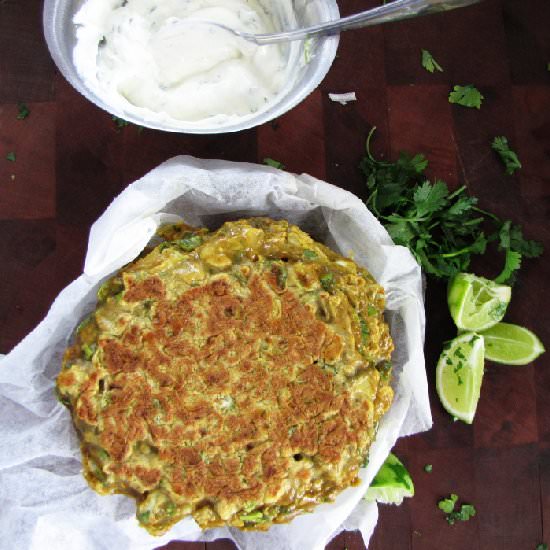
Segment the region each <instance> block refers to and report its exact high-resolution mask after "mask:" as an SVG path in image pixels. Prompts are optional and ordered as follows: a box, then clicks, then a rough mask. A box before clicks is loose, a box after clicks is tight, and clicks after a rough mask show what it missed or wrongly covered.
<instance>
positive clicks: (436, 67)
mask: <svg viewBox="0 0 550 550" xmlns="http://www.w3.org/2000/svg"><path fill="white" fill-rule="evenodd" d="M422 66H423V67H424V68H425V69H426V70H427V71H428V72H430V73H433V72H434V71H439V72H443V67H441V65H440V64H439V63H438V62H437V61H436V60H435V59H434V57H433V55H432V54H431V53H430V52H429V51H428V50H422Z"/></svg>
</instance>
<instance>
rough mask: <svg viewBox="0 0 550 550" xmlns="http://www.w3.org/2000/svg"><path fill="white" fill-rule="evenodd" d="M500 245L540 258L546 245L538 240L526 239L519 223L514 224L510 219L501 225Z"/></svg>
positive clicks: (499, 233)
mask: <svg viewBox="0 0 550 550" xmlns="http://www.w3.org/2000/svg"><path fill="white" fill-rule="evenodd" d="M498 237H499V247H500V248H501V249H502V250H506V249H507V248H510V249H511V250H514V251H515V252H519V253H520V254H521V255H522V256H525V257H526V258H538V257H539V256H540V255H541V254H542V253H543V251H544V247H543V246H542V244H541V243H539V242H538V241H533V240H529V239H526V238H525V237H524V236H523V231H522V229H521V227H520V226H519V225H514V224H512V222H511V221H510V220H507V221H505V222H504V223H502V225H501V226H500V229H499V232H498Z"/></svg>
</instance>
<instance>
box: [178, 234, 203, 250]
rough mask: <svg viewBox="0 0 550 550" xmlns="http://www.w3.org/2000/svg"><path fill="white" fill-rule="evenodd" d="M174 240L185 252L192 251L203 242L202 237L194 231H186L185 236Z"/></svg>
mask: <svg viewBox="0 0 550 550" xmlns="http://www.w3.org/2000/svg"><path fill="white" fill-rule="evenodd" d="M173 242H174V243H175V244H176V245H177V246H179V247H180V248H181V249H182V250H184V251H185V252H191V251H192V250H195V248H197V246H200V245H201V244H202V237H201V236H200V235H195V234H194V233H186V234H185V235H184V236H183V238H181V239H178V240H176V241H173Z"/></svg>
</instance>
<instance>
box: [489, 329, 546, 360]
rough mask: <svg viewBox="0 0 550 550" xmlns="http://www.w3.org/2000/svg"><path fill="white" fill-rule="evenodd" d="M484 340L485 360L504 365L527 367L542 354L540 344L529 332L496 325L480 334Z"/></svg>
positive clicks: (542, 350) (542, 347) (542, 349)
mask: <svg viewBox="0 0 550 550" xmlns="http://www.w3.org/2000/svg"><path fill="white" fill-rule="evenodd" d="M481 335H482V336H483V339H484V340H485V358H486V359H489V361H494V362H495V363H503V364H504V365H527V364H528V363H530V362H531V361H534V360H535V359H536V358H537V357H538V356H539V355H541V354H542V353H544V346H543V345H542V342H541V341H540V340H539V339H538V338H537V336H536V335H535V334H533V333H532V332H531V331H530V330H527V329H526V328H523V327H520V326H518V325H512V324H511V323H498V324H497V325H494V326H492V327H491V328H489V329H487V330H485V331H483V332H482V333H481Z"/></svg>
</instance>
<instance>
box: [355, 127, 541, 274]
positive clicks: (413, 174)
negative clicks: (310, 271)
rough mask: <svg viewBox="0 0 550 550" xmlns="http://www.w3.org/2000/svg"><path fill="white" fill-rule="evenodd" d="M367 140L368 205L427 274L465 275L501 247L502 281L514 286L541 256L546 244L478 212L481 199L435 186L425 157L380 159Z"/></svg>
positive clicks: (463, 190)
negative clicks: (527, 261)
mask: <svg viewBox="0 0 550 550" xmlns="http://www.w3.org/2000/svg"><path fill="white" fill-rule="evenodd" d="M375 130H376V128H373V129H372V130H371V131H370V133H369V136H368V138H367V144H366V155H365V156H364V158H363V159H362V160H361V163H360V169H361V171H362V172H363V174H364V176H365V178H366V184H367V188H368V191H369V198H368V200H367V206H368V207H369V208H370V210H371V211H372V212H373V214H374V215H375V216H376V217H377V218H378V219H379V220H380V222H381V223H382V224H383V225H384V227H385V228H386V230H387V231H388V233H389V234H390V236H391V238H392V239H393V241H394V242H395V243H396V244H399V245H403V246H406V247H408V248H409V250H410V251H411V252H412V254H413V255H414V257H415V258H416V260H417V261H418V263H419V264H420V265H421V267H422V269H423V270H424V271H425V272H426V273H428V274H430V275H433V276H435V277H439V278H444V279H448V278H450V277H452V276H454V275H456V274H457V273H460V272H465V271H467V270H468V268H469V266H470V262H471V259H472V257H473V256H475V255H480V254H484V253H485V251H486V249H487V245H488V244H489V243H491V242H495V243H497V246H498V249H499V250H500V251H502V252H503V253H504V254H505V262H504V264H505V265H504V268H503V270H502V272H501V274H500V275H499V276H498V277H497V280H498V281H499V282H512V281H513V279H514V275H515V272H516V271H517V270H518V269H519V268H520V266H521V260H522V257H526V258H534V257H537V256H540V254H541V253H542V251H543V248H542V245H541V244H540V243H538V242H536V241H531V240H527V239H525V238H524V237H523V232H522V229H521V227H520V226H518V225H514V224H512V222H511V221H508V220H506V221H504V220H501V219H500V218H498V217H497V216H495V215H493V214H491V213H490V212H486V211H484V210H481V209H480V208H478V207H477V202H478V200H477V198H476V197H473V196H470V195H469V194H468V193H467V191H466V187H465V186H462V187H460V188H459V189H457V190H456V191H453V192H451V191H450V190H449V188H448V186H447V184H446V183H445V182H444V181H441V180H436V181H434V182H433V183H432V182H430V181H429V180H428V179H427V178H426V176H425V171H426V167H427V166H428V160H427V159H426V157H425V156H424V155H422V154H420V153H419V154H416V155H414V156H411V155H408V154H407V153H403V152H402V153H401V154H400V155H399V158H398V159H397V161H396V162H383V161H379V160H376V159H375V158H374V157H373V156H372V154H371V151H370V142H371V139H372V136H373V134H374V131H375Z"/></svg>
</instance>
